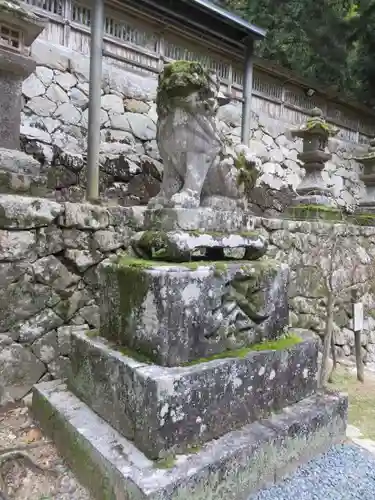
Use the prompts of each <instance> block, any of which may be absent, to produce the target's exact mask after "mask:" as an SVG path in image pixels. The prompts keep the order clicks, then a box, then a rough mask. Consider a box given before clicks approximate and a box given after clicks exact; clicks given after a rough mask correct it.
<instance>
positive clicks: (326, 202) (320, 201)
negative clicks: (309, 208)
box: [292, 193, 337, 208]
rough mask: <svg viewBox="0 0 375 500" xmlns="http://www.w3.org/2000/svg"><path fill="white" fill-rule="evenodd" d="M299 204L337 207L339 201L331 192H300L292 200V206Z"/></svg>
mask: <svg viewBox="0 0 375 500" xmlns="http://www.w3.org/2000/svg"><path fill="white" fill-rule="evenodd" d="M298 205H320V206H324V207H330V208H337V203H336V202H335V199H334V198H333V197H332V195H331V194H330V193H322V194H299V195H298V196H297V197H296V198H294V199H293V201H292V206H298Z"/></svg>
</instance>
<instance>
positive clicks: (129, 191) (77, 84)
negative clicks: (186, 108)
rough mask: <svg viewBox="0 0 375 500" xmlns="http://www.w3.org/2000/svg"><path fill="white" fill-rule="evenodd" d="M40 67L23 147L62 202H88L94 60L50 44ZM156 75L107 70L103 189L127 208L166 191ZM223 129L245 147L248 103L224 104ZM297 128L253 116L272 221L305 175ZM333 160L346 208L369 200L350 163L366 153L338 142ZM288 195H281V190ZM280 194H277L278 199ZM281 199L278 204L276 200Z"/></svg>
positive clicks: (40, 44)
mask: <svg viewBox="0 0 375 500" xmlns="http://www.w3.org/2000/svg"><path fill="white" fill-rule="evenodd" d="M32 52H33V56H34V58H35V59H36V60H37V63H38V66H37V68H36V71H35V73H33V74H32V75H31V76H30V77H29V78H28V79H27V80H26V81H25V83H24V85H23V101H24V104H23V111H22V128H21V135H22V147H23V149H24V150H25V151H26V152H28V153H30V154H33V155H34V156H35V157H36V158H38V159H39V160H40V161H41V163H42V165H43V172H44V173H46V174H48V186H49V189H50V191H52V192H54V193H55V194H56V198H57V200H58V201H65V200H69V201H82V200H83V198H84V189H83V186H84V185H85V181H86V162H85V154H86V148H87V124H88V92H89V84H88V76H89V60H88V58H87V57H86V56H83V55H82V54H80V53H78V52H72V51H70V50H68V49H66V48H63V47H61V46H54V45H52V44H50V43H46V42H44V41H36V42H35V43H34V45H33V48H32ZM156 87H157V79H156V76H152V75H145V74H142V73H139V72H138V73H137V71H136V70H134V71H133V70H132V71H131V70H125V69H124V68H122V67H120V66H117V65H115V64H114V63H111V64H106V63H105V64H104V66H103V84H102V102H101V162H100V163H101V164H100V190H101V194H102V197H103V198H109V199H112V198H114V199H116V200H117V201H118V202H119V203H120V204H122V205H125V206H127V205H136V204H146V203H147V201H148V199H149V198H150V197H151V196H154V195H155V194H156V193H157V192H158V190H159V185H160V182H161V177H162V169H163V167H162V164H161V162H160V156H159V152H158V148H157V144H156V140H155V139H156V121H157V115H156V106H155V102H154V100H155V94H156ZM218 118H219V120H220V128H221V130H222V131H223V132H224V134H225V135H226V137H227V138H229V139H231V140H232V141H233V142H234V143H236V142H237V143H238V142H240V130H241V129H240V125H241V104H240V103H238V102H237V103H236V102H232V103H230V104H227V105H225V106H222V107H221V109H220V110H219V114H218ZM291 127H292V125H291V124H288V123H285V122H281V121H278V120H275V119H272V118H270V117H269V116H266V115H265V114H260V115H255V114H253V120H252V139H251V144H250V146H251V148H252V150H253V151H254V152H255V153H256V154H257V155H258V156H259V157H260V158H261V160H262V163H263V166H262V171H263V175H262V177H261V178H260V182H263V183H264V185H265V186H266V187H267V188H268V187H270V188H271V190H272V193H273V194H272V196H271V197H267V196H264V190H260V191H259V192H257V191H256V192H254V202H255V203H254V206H253V208H254V209H255V210H256V211H258V213H259V214H261V213H263V214H264V213H266V215H268V214H269V215H272V213H274V210H273V211H271V212H269V211H268V212H267V210H269V209H270V208H273V209H276V211H277V210H280V211H281V210H282V208H283V207H284V206H285V204H287V202H286V201H285V200H283V191H284V190H285V189H284V188H286V187H288V186H289V187H291V188H292V189H295V188H296V187H297V186H298V184H299V183H300V180H301V175H303V170H302V169H301V167H300V165H299V162H298V160H297V153H298V151H299V150H300V148H301V147H302V143H301V141H300V140H298V139H296V140H291V139H290V137H289V135H288V133H287V131H288V129H290V128H291ZM330 149H331V152H332V153H333V157H332V161H331V162H329V163H328V164H327V166H326V169H325V171H324V174H323V175H324V177H325V178H326V180H327V183H328V185H330V186H332V188H333V192H334V195H335V197H336V199H337V202H338V204H339V205H342V206H349V207H352V206H353V205H355V204H356V203H357V201H358V199H359V198H360V197H361V196H362V192H363V185H362V183H361V182H360V181H359V179H358V165H357V164H356V162H354V161H353V160H351V159H350V157H351V156H352V155H353V153H359V152H361V151H362V149H363V148H362V149H361V147H359V146H358V145H355V144H352V143H345V142H342V141H340V140H332V141H331V142H330ZM280 190H281V192H280ZM275 193H276V194H275ZM275 199H276V201H275Z"/></svg>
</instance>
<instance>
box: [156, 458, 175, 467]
mask: <svg viewBox="0 0 375 500" xmlns="http://www.w3.org/2000/svg"><path fill="white" fill-rule="evenodd" d="M175 465H176V457H174V456H172V455H171V456H169V457H165V458H159V459H158V460H154V467H156V468H157V469H172V468H173V467H174V466H175Z"/></svg>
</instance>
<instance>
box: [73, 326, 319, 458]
mask: <svg viewBox="0 0 375 500" xmlns="http://www.w3.org/2000/svg"><path fill="white" fill-rule="evenodd" d="M294 335H295V336H293V337H292V336H291V337H288V338H285V339H282V340H279V341H278V342H275V343H274V344H273V345H269V344H267V343H266V344H264V345H258V346H257V347H256V348H255V349H254V350H251V349H247V350H241V351H239V352H235V353H233V352H232V353H228V355H232V356H236V357H232V358H223V359H216V360H212V361H207V362H201V363H198V364H195V365H193V366H187V367H183V368H165V367H160V366H156V365H151V364H147V363H145V362H142V361H136V360H135V359H134V358H130V357H129V356H127V355H124V354H121V352H119V351H117V350H114V349H112V348H110V347H109V345H108V344H106V342H105V341H103V340H102V339H100V338H89V337H88V336H87V335H85V334H84V333H74V334H73V336H72V357H71V361H72V377H71V380H70V381H69V386H70V388H71V390H72V391H73V392H74V393H75V394H76V395H77V396H78V397H79V398H81V399H82V400H83V401H85V402H86V404H88V405H89V406H90V408H92V409H93V410H94V411H95V412H96V413H97V414H98V415H100V416H101V417H102V418H104V419H105V420H106V421H107V422H108V423H110V424H111V425H112V426H113V427H114V428H115V429H116V430H117V431H119V432H120V433H121V434H123V435H124V436H126V437H127V438H129V439H131V440H133V441H134V443H135V445H136V446H137V447H138V448H139V449H140V450H141V451H142V452H143V453H145V454H146V455H147V456H148V457H150V458H158V457H163V456H165V455H166V454H168V453H177V452H181V451H186V450H188V449H189V447H194V446H200V445H201V444H202V443H204V442H206V441H208V440H210V439H214V438H217V437H219V436H222V435H223V434H225V433H226V432H228V431H230V430H232V429H234V428H238V427H241V426H243V425H245V424H247V423H249V422H253V421H255V420H258V419H260V418H264V417H267V416H268V415H270V413H272V412H274V411H279V410H281V409H282V408H284V407H285V406H286V405H289V404H292V403H295V402H297V401H300V400H301V399H303V398H305V397H307V396H309V395H310V394H312V393H313V391H314V390H315V389H316V373H317V354H318V345H319V343H318V339H317V337H316V336H315V335H313V334H312V333H310V332H308V331H303V330H301V331H296V333H295V334H294ZM284 346H285V347H284ZM272 347H273V349H272ZM264 349H266V350H264ZM124 352H128V351H126V350H125V351H124ZM135 356H136V354H135Z"/></svg>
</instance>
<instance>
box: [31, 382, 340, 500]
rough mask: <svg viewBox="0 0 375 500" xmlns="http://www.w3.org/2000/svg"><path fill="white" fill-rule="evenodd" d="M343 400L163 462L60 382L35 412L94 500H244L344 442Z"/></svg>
mask: <svg viewBox="0 0 375 500" xmlns="http://www.w3.org/2000/svg"><path fill="white" fill-rule="evenodd" d="M347 406H348V402H347V397H346V396H343V395H341V394H336V393H319V394H317V395H314V396H311V397H309V398H306V399H304V400H303V401H301V402H299V403H297V404H295V405H292V406H290V407H288V408H286V409H285V411H283V412H281V413H280V414H277V415H273V416H271V417H270V418H268V419H265V420H262V421H261V422H256V423H253V424H250V425H247V426H245V427H243V428H241V429H238V430H236V431H232V432H229V433H227V434H226V435H224V436H222V437H221V438H219V439H216V440H213V441H211V442H209V443H206V444H205V445H204V446H202V447H201V448H200V449H198V450H196V451H197V452H196V453H193V454H188V455H177V456H175V457H171V458H170V460H168V461H165V462H164V466H163V465H162V464H160V462H159V463H158V462H154V461H152V460H149V459H147V458H146V457H145V456H144V455H143V454H142V453H141V452H140V451H139V450H138V449H137V448H136V447H135V446H134V444H133V443H132V442H130V441H128V440H127V439H125V438H124V437H122V436H121V435H120V434H119V433H117V432H116V431H115V430H114V429H113V428H112V427H110V426H109V425H108V424H107V423H106V422H104V421H103V420H102V419H101V418H100V417H99V416H98V415H96V414H95V413H94V412H93V411H92V410H90V409H89V408H88V407H87V406H86V405H85V404H84V403H82V402H81V401H80V400H79V399H77V398H76V397H75V396H74V395H73V394H72V393H70V392H69V391H68V390H67V389H66V387H65V386H64V385H63V384H61V383H59V382H58V381H53V382H45V383H42V384H38V385H37V386H35V387H34V395H33V413H34V416H35V418H36V419H37V421H38V422H39V424H40V426H41V428H42V429H43V431H44V432H46V434H47V435H48V436H49V437H50V438H52V439H53V441H54V442H55V444H56V446H57V448H58V450H59V452H60V454H61V455H62V456H63V457H64V458H65V460H66V461H67V463H68V464H69V466H70V467H71V468H72V470H73V472H74V473H75V474H76V476H77V477H78V479H79V480H80V482H81V483H82V484H83V485H85V486H86V487H88V488H89V489H90V491H91V493H92V495H93V498H95V499H97V500H103V499H104V498H108V499H110V498H111V499H115V498H116V499H118V500H125V499H126V498H132V500H161V499H163V500H181V499H189V500H207V499H208V498H212V499H215V500H246V499H247V498H248V497H249V495H251V494H252V493H255V492H256V491H257V490H259V489H260V488H262V487H264V486H268V485H270V484H272V483H274V482H275V480H278V479H279V478H280V477H282V476H284V475H286V474H288V473H290V472H292V471H293V469H295V468H296V467H297V466H299V465H301V464H303V463H304V462H307V461H308V460H310V459H312V458H314V457H315V456H316V455H318V454H320V453H323V452H325V451H327V450H328V449H329V448H330V447H331V446H332V445H334V444H336V443H339V442H341V441H343V439H344V438H345V429H346V419H347Z"/></svg>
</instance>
